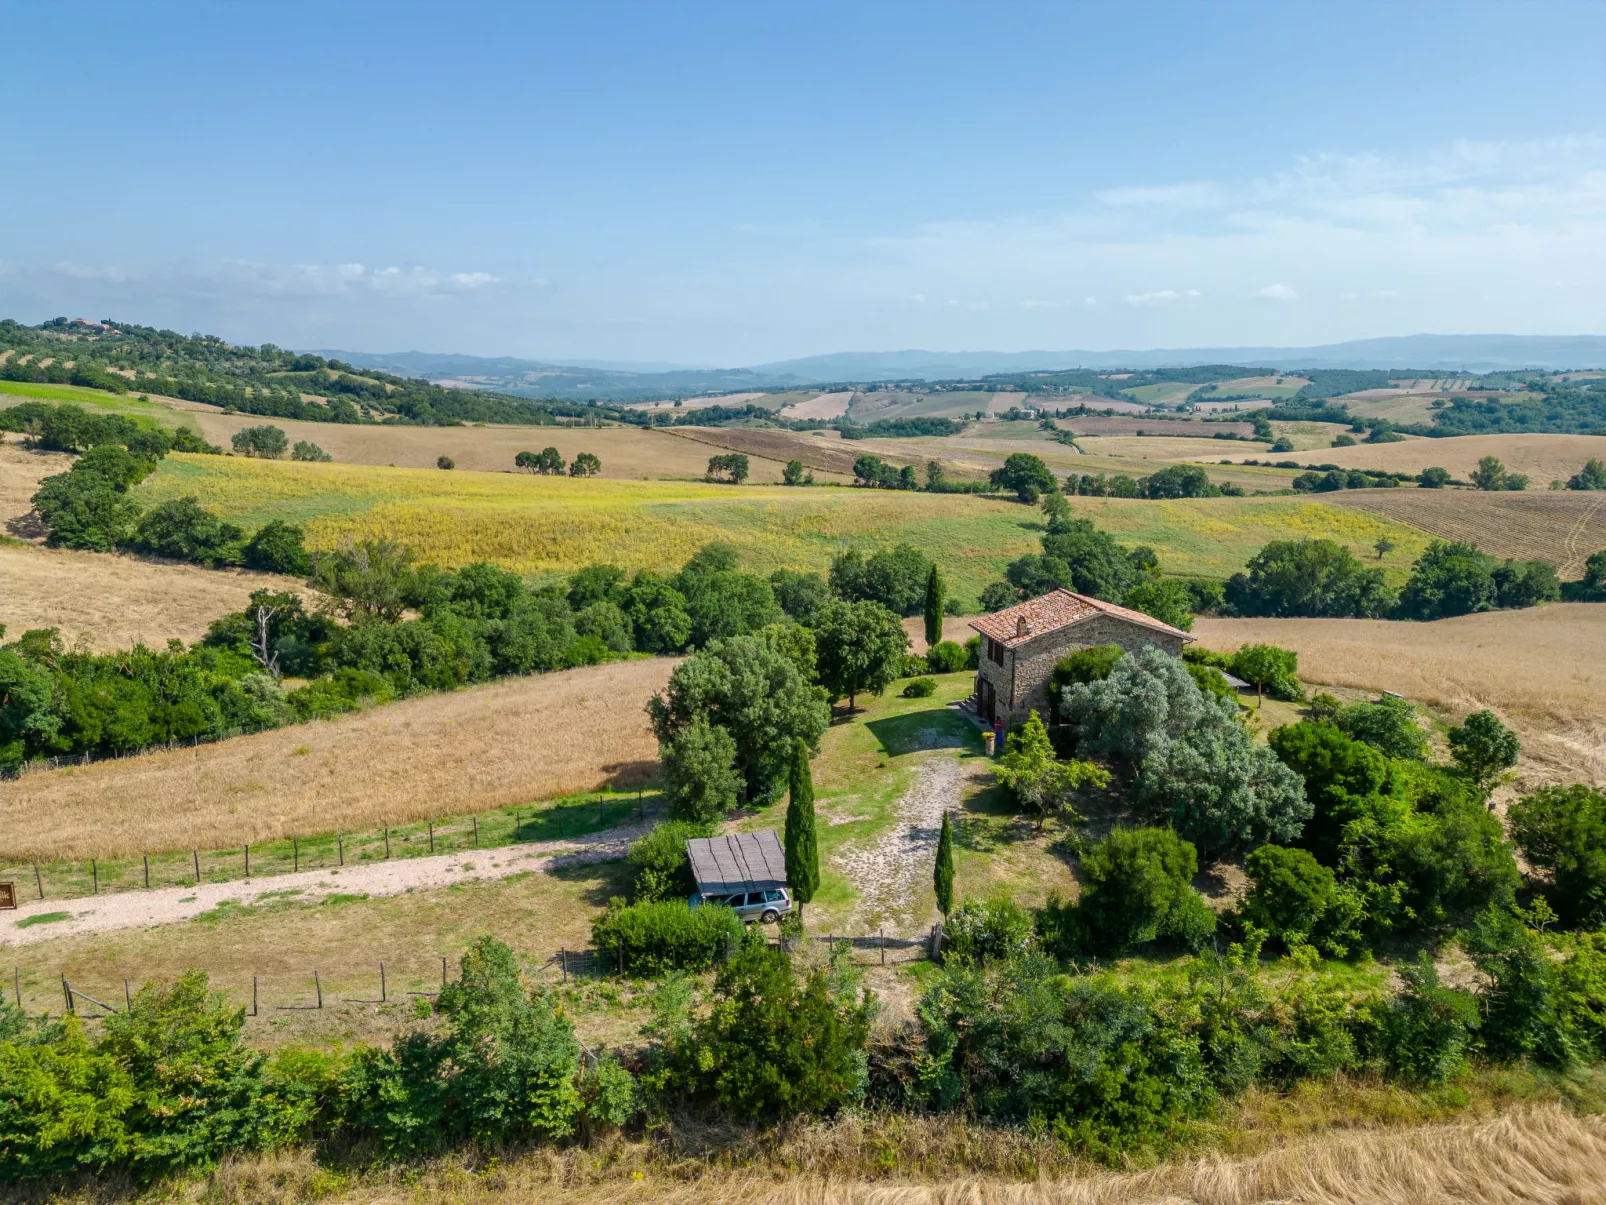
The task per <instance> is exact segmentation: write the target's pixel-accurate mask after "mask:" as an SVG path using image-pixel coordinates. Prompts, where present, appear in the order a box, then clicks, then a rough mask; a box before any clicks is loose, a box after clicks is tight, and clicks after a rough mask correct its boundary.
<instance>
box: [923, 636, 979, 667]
mask: <svg viewBox="0 0 1606 1205" xmlns="http://www.w3.org/2000/svg"><path fill="white" fill-rule="evenodd" d="M926 664H928V665H929V666H931V672H932V673H934V674H957V673H960V672H962V671H964V670H966V669H969V668H970V665H969V658H968V657H967V656H966V654H965V650H964V649H963V648H962V647H961V646H960V645H959V644H958V643H957V642H955V641H952V640H944V641H940V642H939V643H937V644H934V645H932V646H931V649H930V651H929V652H927V653H926Z"/></svg>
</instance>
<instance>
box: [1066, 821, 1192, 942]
mask: <svg viewBox="0 0 1606 1205" xmlns="http://www.w3.org/2000/svg"><path fill="white" fill-rule="evenodd" d="M1198 870H1199V859H1198V856H1197V854H1196V853H1195V852H1194V847H1193V845H1192V844H1190V843H1189V842H1187V841H1184V840H1183V839H1182V838H1181V837H1179V836H1177V835H1176V834H1175V833H1173V832H1171V831H1170V830H1169V829H1163V828H1140V829H1121V828H1118V829H1115V830H1113V831H1112V832H1111V833H1110V835H1109V836H1108V837H1106V838H1105V839H1104V840H1103V841H1101V842H1099V843H1098V844H1097V845H1095V846H1093V847H1092V848H1091V849H1089V850H1088V851H1087V852H1086V853H1085V854H1083V855H1082V863H1081V876H1082V882H1083V891H1082V897H1081V899H1080V900H1079V901H1078V904H1077V909H1076V911H1077V921H1078V925H1079V928H1080V934H1081V937H1082V940H1083V941H1084V942H1085V943H1086V945H1087V946H1088V947H1090V948H1091V949H1093V950H1101V951H1107V952H1109V953H1122V952H1124V951H1127V950H1130V949H1132V948H1133V947H1134V946H1140V945H1146V944H1147V943H1149V942H1152V941H1155V940H1157V939H1159V938H1163V937H1172V936H1182V937H1192V936H1194V935H1195V933H1196V931H1197V929H1198V928H1199V924H1198V914H1197V908H1196V905H1195V904H1194V900H1196V899H1197V898H1198V894H1199V893H1198V892H1196V891H1194V889H1193V886H1192V880H1193V876H1194V875H1195V874H1196V873H1198ZM1190 897H1192V898H1190ZM1190 930H1193V932H1190Z"/></svg>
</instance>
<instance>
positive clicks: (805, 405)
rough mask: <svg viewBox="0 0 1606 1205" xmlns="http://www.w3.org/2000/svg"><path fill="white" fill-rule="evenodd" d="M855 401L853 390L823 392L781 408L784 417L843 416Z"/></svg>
mask: <svg viewBox="0 0 1606 1205" xmlns="http://www.w3.org/2000/svg"><path fill="white" fill-rule="evenodd" d="M852 402H853V390H851V389H847V390H842V391H841V392H838V393H821V394H818V395H816V396H814V397H811V398H805V399H804V400H803V401H801V402H793V403H791V404H790V405H787V406H784V407H782V408H781V417H782V418H841V417H842V416H843V415H844V414H846V413H847V412H848V406H849V405H850V404H852Z"/></svg>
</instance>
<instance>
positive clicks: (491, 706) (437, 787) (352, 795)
mask: <svg viewBox="0 0 1606 1205" xmlns="http://www.w3.org/2000/svg"><path fill="white" fill-rule="evenodd" d="M675 664H676V662H675V661H674V660H673V659H672V658H652V659H644V660H639V661H623V662H616V663H614V664H611V665H602V666H595V667H588V668H583V669H574V670H567V671H564V672H562V673H553V674H544V675H540V676H537V677H531V678H515V679H509V680H507V681H503V682H497V683H493V684H491V685H488V686H478V687H472V688H470V689H468V690H462V691H456V692H453V693H451V694H442V695H433V696H426V697H423V698H415V699H405V700H403V701H401V702H399V703H391V704H387V705H385V706H383V707H376V708H373V709H371V710H368V711H364V712H359V713H356V714H353V715H348V716H345V717H342V718H339V719H336V720H330V721H316V722H313V723H309V724H296V725H292V726H291V727H288V728H280V729H277V730H275V731H272V732H262V733H257V734H256V735H253V736H242V737H236V738H234V739H232V740H227V741H221V742H218V743H217V744H212V745H202V746H199V747H198V748H192V749H180V750H175V751H172V752H161V753H148V754H144V755H141V756H139V757H132V758H123V759H119V760H114V761H104V762H96V763H92V764H91V765H88V766H79V767H73V768H69V769H62V770H50V771H44V772H41V773H35V774H29V775H26V776H24V777H23V778H21V779H20V780H18V781H16V782H12V783H7V784H5V787H4V789H3V790H0V850H3V853H4V854H5V856H6V857H7V858H10V859H13V860H19V861H22V860H33V859H37V860H40V861H46V860H50V859H54V858H77V857H88V856H90V855H91V854H94V855H96V856H99V857H114V856H126V855H133V854H137V853H141V852H146V851H148V852H152V853H154V852H157V851H158V850H164V849H189V848H192V847H196V846H199V847H201V848H203V849H205V848H221V847H225V846H233V845H236V844H239V843H241V842H243V841H250V842H253V843H260V842H264V841H268V840H273V839H278V838H282V837H288V836H290V835H292V834H297V833H313V832H318V833H322V832H330V831H332V830H339V829H357V828H373V827H377V826H379V825H383V824H394V823H400V822H402V821H411V820H423V819H426V818H429V817H436V816H445V815H451V814H454V813H467V812H477V811H486V810H488V809H493V808H499V807H503V806H512V805H515V804H518V803H524V802H526V801H529V800H536V799H544V798H548V797H550V796H553V795H560V794H565V793H568V792H572V791H584V790H590V789H593V788H596V787H599V786H601V785H603V784H605V783H621V784H622V783H634V782H638V781H642V780H644V779H647V778H650V777H652V776H653V775H655V774H656V773H657V767H658V748H657V744H656V743H655V741H654V740H653V736H652V732H651V730H650V729H649V728H648V725H647V716H646V712H645V710H644V708H645V707H646V703H647V699H648V698H649V697H650V696H651V695H652V694H653V693H654V692H656V691H657V690H659V689H660V688H662V686H663V685H664V683H665V682H666V681H668V679H669V673H670V671H671V670H672V669H673V668H674V666H675Z"/></svg>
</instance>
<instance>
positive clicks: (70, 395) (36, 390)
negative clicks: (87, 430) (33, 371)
mask: <svg viewBox="0 0 1606 1205" xmlns="http://www.w3.org/2000/svg"><path fill="white" fill-rule="evenodd" d="M19 402H73V403H75V404H77V405H79V406H83V407H85V408H87V409H93V410H103V411H105V412H107V413H109V414H128V415H133V416H136V417H139V418H148V419H150V420H152V421H153V422H155V423H157V424H159V425H160V426H163V427H182V426H184V425H186V423H188V425H190V426H194V425H195V423H194V420H193V419H192V418H191V417H190V416H189V415H188V414H186V413H185V412H183V411H181V410H175V409H173V408H172V407H171V406H164V405H162V404H160V403H159V402H142V401H140V400H139V395H138V394H137V393H130V394H120V393H107V392H106V391H105V390H103V389H86V388H84V387H83V386H81V385H47V384H36V383H34V382H32V381H0V409H5V408H6V407H9V406H15V405H17V404H18V403H19Z"/></svg>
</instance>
